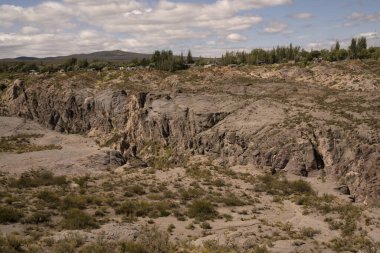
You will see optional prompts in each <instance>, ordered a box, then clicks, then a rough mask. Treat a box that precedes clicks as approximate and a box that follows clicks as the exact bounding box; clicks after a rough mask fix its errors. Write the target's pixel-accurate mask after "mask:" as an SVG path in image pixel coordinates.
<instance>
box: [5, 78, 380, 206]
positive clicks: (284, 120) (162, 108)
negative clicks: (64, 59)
mask: <svg viewBox="0 0 380 253" xmlns="http://www.w3.org/2000/svg"><path fill="white" fill-rule="evenodd" d="M276 85H282V86H280V87H284V86H286V85H288V84H273V86H276ZM239 88H240V87H239V86H238V85H237V86H236V87H235V88H234V89H236V90H238V91H240V89H239ZM262 88H263V87H261V86H258V87H256V86H255V87H250V88H249V90H248V91H247V88H244V90H245V93H246V95H245V96H246V97H241V95H237V94H233V91H234V90H232V91H231V92H229V93H225V92H220V93H213V94H210V93H203V92H199V93H191V92H181V93H178V92H172V91H157V90H156V91H151V92H131V91H127V90H122V89H120V90H114V89H105V90H96V89H93V88H73V86H72V85H65V84H64V83H59V84H52V83H50V82H42V83H39V84H32V85H31V86H28V87H25V85H23V82H22V81H16V82H14V83H13V85H11V86H10V87H9V88H8V90H7V92H6V95H5V98H4V101H5V103H6V104H7V106H8V109H9V111H10V112H11V113H13V114H15V115H19V116H22V117H27V118H30V119H34V120H36V121H38V122H40V123H41V124H44V125H45V126H47V127H49V128H51V129H54V130H57V131H60V132H67V133H82V134H88V135H90V136H95V137H98V138H100V139H102V140H103V141H104V143H107V145H111V144H114V145H115V148H116V149H117V150H118V151H120V152H121V154H122V155H123V157H119V156H117V154H110V155H114V156H116V159H113V160H114V161H120V164H122V163H125V161H123V159H128V158H129V157H136V156H139V155H140V152H141V150H142V149H143V147H144V145H145V144H146V143H149V142H152V141H154V142H157V143H160V144H162V145H169V146H170V147H172V148H173V149H174V150H175V151H176V152H192V153H193V154H206V155H209V156H212V157H214V158H218V159H219V160H220V161H221V163H222V164H225V165H234V164H255V165H257V166H260V167H263V168H269V169H271V170H272V172H273V173H275V172H276V171H280V170H287V171H289V172H292V173H295V174H298V175H302V176H308V174H309V173H310V172H312V171H316V170H324V171H325V172H326V173H327V175H333V176H336V177H337V178H339V179H341V180H342V181H344V183H345V184H346V185H347V187H348V189H349V192H350V193H351V194H353V195H355V196H356V199H357V200H358V201H367V202H368V201H375V200H378V199H379V197H380V174H379V168H380V149H379V143H380V137H379V134H378V133H377V132H376V131H374V130H373V129H371V128H368V127H363V128H351V129H347V128H345V127H344V126H340V125H337V124H331V123H329V122H327V121H326V119H329V118H331V117H332V116H331V115H332V113H331V112H330V111H329V108H326V107H318V105H317V104H315V102H314V101H313V97H312V96H310V97H309V98H308V97H307V92H310V90H314V91H315V92H321V91H320V90H318V89H317V88H315V87H312V86H305V87H304V88H302V87H301V88H298V90H300V91H298V93H299V94H298V95H297V94H294V95H292V94H291V93H288V94H287V96H290V98H289V99H288V100H286V102H285V103H279V101H278V99H277V97H270V96H266V97H263V96H262V95H260V96H257V95H256V94H261V93H262ZM264 89H265V87H264ZM303 89H305V90H303ZM260 92H261V93H260ZM231 93H232V94H231ZM247 94H248V95H247ZM305 94H306V95H305ZM297 96H298V97H297ZM274 98H276V99H274ZM293 98H294V99H293ZM300 98H302V99H305V100H307V99H308V101H305V104H307V103H309V105H308V106H309V107H310V108H313V114H312V118H310V117H308V118H305V119H303V118H301V119H300V115H301V116H302V115H303V114H302V113H304V112H310V111H311V110H310V109H307V107H306V106H305V108H304V107H302V106H299V104H298V103H299V99H300ZM297 99H298V100H297ZM310 101H312V102H310ZM333 117H335V116H334V115H333ZM334 120H336V118H334ZM348 124H349V123H348ZM107 140H108V142H107ZM114 158H115V157H114Z"/></svg>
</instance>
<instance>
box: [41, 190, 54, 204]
mask: <svg viewBox="0 0 380 253" xmlns="http://www.w3.org/2000/svg"><path fill="white" fill-rule="evenodd" d="M37 198H39V199H41V200H43V201H45V202H50V203H51V202H54V203H56V202H58V201H59V196H58V194H57V193H55V192H53V191H49V190H43V191H40V192H39V193H38V194H37Z"/></svg>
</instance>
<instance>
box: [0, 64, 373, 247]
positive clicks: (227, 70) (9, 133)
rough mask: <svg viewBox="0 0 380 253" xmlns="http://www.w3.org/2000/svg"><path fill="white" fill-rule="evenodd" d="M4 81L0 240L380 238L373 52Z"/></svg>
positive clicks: (37, 243) (136, 242)
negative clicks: (353, 57) (334, 58)
mask: <svg viewBox="0 0 380 253" xmlns="http://www.w3.org/2000/svg"><path fill="white" fill-rule="evenodd" d="M0 85H1V87H2V88H1V91H0V95H1V100H0V113H1V117H0V223H1V224H0V234H1V237H0V252H54V253H56V252H84V253H87V252H131V253H135V252H149V253H150V252H157V253H158V252H257V253H258V252H281V253H282V252H368V253H373V252H379V251H380V204H379V203H380V171H379V170H380V131H379V129H380V62H379V61H375V60H368V61H359V60H357V61H341V62H338V63H326V62H322V63H314V64H311V65H309V66H306V67H305V66H300V65H295V64H281V65H279V64H275V65H262V66H240V67H218V66H211V67H208V68H203V67H194V68H190V69H188V70H183V71H176V72H174V73H170V72H163V71H157V70H152V69H138V70H131V71H126V70H108V71H102V72H95V71H94V72H92V71H83V72H67V73H54V74H40V75H27V74H3V75H1V76H0Z"/></svg>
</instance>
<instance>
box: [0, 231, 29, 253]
mask: <svg viewBox="0 0 380 253" xmlns="http://www.w3.org/2000/svg"><path fill="white" fill-rule="evenodd" d="M25 243H26V241H25V240H24V239H23V238H21V237H20V236H18V235H14V234H10V235H7V236H6V237H3V236H0V252H4V253H17V252H23V249H22V247H23V245H24V244H25Z"/></svg>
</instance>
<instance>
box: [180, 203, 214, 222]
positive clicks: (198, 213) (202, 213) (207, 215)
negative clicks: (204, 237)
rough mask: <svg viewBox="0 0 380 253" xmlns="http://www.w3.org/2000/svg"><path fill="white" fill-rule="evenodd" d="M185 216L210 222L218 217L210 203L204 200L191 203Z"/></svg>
mask: <svg viewBox="0 0 380 253" xmlns="http://www.w3.org/2000/svg"><path fill="white" fill-rule="evenodd" d="M187 214H188V216H189V217H191V218H195V219H198V220H200V221H205V220H212V219H214V218H216V217H217V216H218V212H217V211H216V210H215V208H214V206H213V205H212V203H211V202H210V201H208V200H204V199H198V200H194V201H193V202H192V203H191V205H190V207H189V209H188V212H187Z"/></svg>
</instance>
